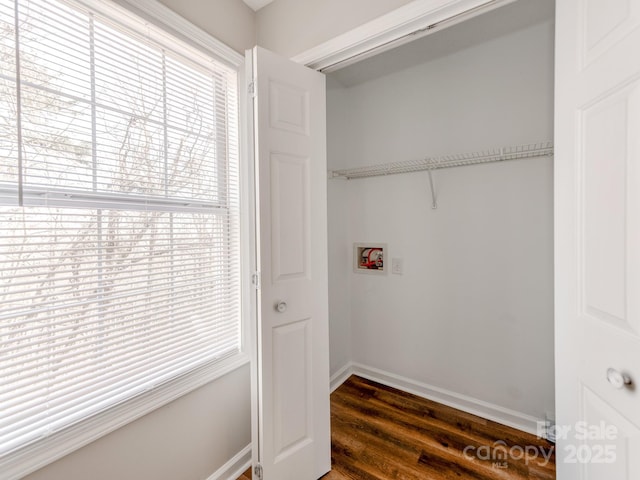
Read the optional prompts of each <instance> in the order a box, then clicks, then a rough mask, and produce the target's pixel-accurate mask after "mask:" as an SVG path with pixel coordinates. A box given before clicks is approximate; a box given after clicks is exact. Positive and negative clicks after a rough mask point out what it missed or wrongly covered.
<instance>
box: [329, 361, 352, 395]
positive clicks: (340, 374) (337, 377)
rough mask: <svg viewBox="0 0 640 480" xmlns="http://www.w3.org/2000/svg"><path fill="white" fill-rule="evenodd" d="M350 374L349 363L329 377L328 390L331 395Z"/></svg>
mask: <svg viewBox="0 0 640 480" xmlns="http://www.w3.org/2000/svg"><path fill="white" fill-rule="evenodd" d="M352 374H353V364H352V363H351V362H349V363H347V364H346V365H345V366H343V367H342V368H340V369H339V370H338V371H337V372H336V373H334V374H333V375H331V379H330V380H329V388H330V391H331V393H333V391H334V390H335V389H336V388H338V387H339V386H340V385H342V384H343V383H344V382H346V381H347V378H349V377H350V376H351V375H352Z"/></svg>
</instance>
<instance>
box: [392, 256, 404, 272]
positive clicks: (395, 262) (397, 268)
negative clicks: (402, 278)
mask: <svg viewBox="0 0 640 480" xmlns="http://www.w3.org/2000/svg"><path fill="white" fill-rule="evenodd" d="M391 273H395V274H396V275H402V259H401V258H392V259H391Z"/></svg>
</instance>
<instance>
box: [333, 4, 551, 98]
mask: <svg viewBox="0 0 640 480" xmlns="http://www.w3.org/2000/svg"><path fill="white" fill-rule="evenodd" d="M554 12H555V1H554V0H535V1H532V0H519V1H517V2H514V3H511V4H508V5H506V6H504V7H501V8H497V9H495V10H492V11H490V12H487V13H484V14H482V15H478V16H477V17H474V18H471V19H469V20H467V21H465V22H461V23H459V24H457V25H453V26H451V27H448V28H444V29H442V30H440V31H437V32H434V33H432V34H430V35H426V36H424V37H422V38H419V39H417V40H414V41H413V42H410V43H407V44H404V45H402V46H399V47H397V48H394V49H392V50H388V51H386V52H383V53H380V54H378V55H376V56H374V57H370V58H367V59H365V60H362V61H360V62H358V63H354V64H353V65H350V66H348V67H345V68H342V69H340V70H337V71H335V72H332V73H330V74H328V76H329V77H330V78H331V79H333V80H337V81H338V82H339V83H340V84H342V86H345V87H350V86H353V85H357V84H360V83H364V82H366V81H369V80H373V79H375V78H380V77H383V76H386V75H389V74H392V73H395V72H398V71H400V70H404V69H406V68H410V67H413V66H416V65H420V64H423V63H427V62H429V61H431V60H435V59H437V58H440V57H444V56H446V55H450V54H452V53H455V52H457V51H460V50H464V49H466V48H470V47H472V46H474V45H478V44H480V43H483V42H487V41H490V40H492V39H495V38H498V37H501V36H503V35H507V34H509V33H511V32H514V31H517V30H520V29H523V28H527V27H529V26H533V25H536V24H538V23H540V22H543V21H548V20H553V18H554Z"/></svg>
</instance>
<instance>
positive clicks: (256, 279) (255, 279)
mask: <svg viewBox="0 0 640 480" xmlns="http://www.w3.org/2000/svg"><path fill="white" fill-rule="evenodd" d="M261 283H262V282H261V281H260V272H255V273H254V274H253V275H251V284H252V285H253V286H254V287H255V289H256V290H260V287H261Z"/></svg>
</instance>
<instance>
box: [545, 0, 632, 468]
mask: <svg viewBox="0 0 640 480" xmlns="http://www.w3.org/2000/svg"><path fill="white" fill-rule="evenodd" d="M556 32H557V37H556V92H555V96H556V133H555V135H556V137H555V143H556V156H555V163H556V171H555V176H556V177H555V182H556V391H557V393H556V401H557V417H556V421H557V424H558V430H557V433H558V435H559V438H558V443H557V448H558V459H557V461H558V465H557V470H558V479H559V480H573V479H589V480H637V479H640V0H558V1H557V24H556ZM581 422H582V423H581ZM585 430H586V432H585Z"/></svg>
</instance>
